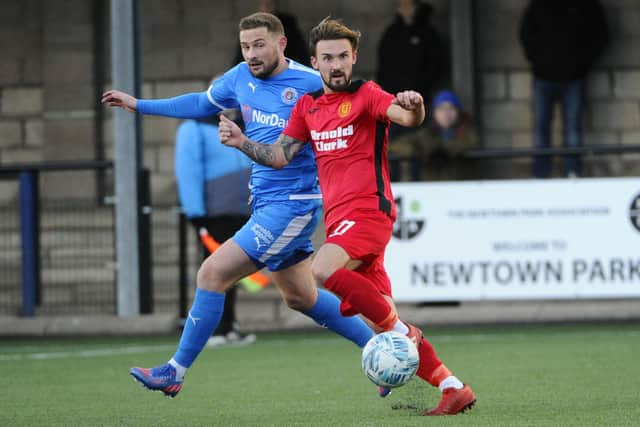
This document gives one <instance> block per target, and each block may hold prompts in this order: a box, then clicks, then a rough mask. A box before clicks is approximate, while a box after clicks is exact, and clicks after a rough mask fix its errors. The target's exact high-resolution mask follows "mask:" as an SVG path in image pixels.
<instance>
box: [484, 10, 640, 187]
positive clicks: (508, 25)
mask: <svg viewBox="0 0 640 427" xmlns="http://www.w3.org/2000/svg"><path fill="white" fill-rule="evenodd" d="M602 3H603V6H604V7H605V10H606V15H607V21H608V25H609V31H610V34H611V40H610V44H609V46H608V48H607V50H606V52H605V53H604V55H603V56H602V57H601V58H600V60H599V61H598V63H597V64H596V67H595V69H594V70H593V72H592V73H591V74H590V76H589V77H588V84H587V106H586V111H585V117H584V143H585V144H611V145H625V144H640V50H639V49H638V48H637V46H638V44H639V43H640V26H638V22H640V2H634V1H623V0H604V1H603V2H602ZM526 4H527V0H482V1H481V2H477V7H476V28H477V32H476V47H477V58H478V62H477V64H476V69H477V81H478V83H479V85H478V90H479V93H478V95H479V96H478V98H479V99H480V108H479V114H480V117H479V118H478V119H479V121H480V124H481V126H482V129H483V130H482V136H483V141H484V144H485V146H486V147H514V148H527V147H531V146H532V111H531V73H530V71H529V66H528V63H527V61H526V59H525V57H524V54H523V52H522V48H521V46H520V44H519V42H518V25H519V22H520V18H521V15H522V13H523V11H524V8H525V6H526ZM560 124H561V116H560V114H559V111H556V114H555V116H554V131H553V144H554V145H555V146H560V145H561V143H562V142H561V141H562V138H561V126H560ZM638 159H640V157H638V156H637V155H628V156H625V157H624V160H623V158H622V157H621V156H605V157H599V158H587V161H586V165H585V167H586V170H585V174H587V175H595V176H601V175H631V174H635V175H637V174H638V173H640V167H638V165H637V164H638ZM492 166H493V168H487V170H485V173H486V174H487V175H489V176H504V177H513V176H521V177H528V176H530V175H531V173H530V161H528V160H525V161H523V160H518V161H513V162H511V163H510V164H505V163H504V162H500V163H493V164H492Z"/></svg>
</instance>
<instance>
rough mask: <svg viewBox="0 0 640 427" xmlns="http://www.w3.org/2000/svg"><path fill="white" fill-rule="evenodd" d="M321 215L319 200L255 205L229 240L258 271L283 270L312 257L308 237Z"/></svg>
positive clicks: (309, 238) (309, 237)
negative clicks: (261, 269)
mask: <svg viewBox="0 0 640 427" xmlns="http://www.w3.org/2000/svg"><path fill="white" fill-rule="evenodd" d="M321 214H322V202H321V201H320V200H286V201H279V202H256V203H254V207H253V212H252V214H251V218H249V221H248V222H247V223H246V224H245V225H244V226H243V227H242V228H241V229H240V230H238V232H237V233H236V234H235V235H234V236H233V241H234V242H236V243H237V244H238V245H239V246H240V247H241V248H242V250H243V251H244V252H245V253H246V254H247V255H248V256H249V258H251V260H252V261H253V262H254V263H255V264H256V266H257V267H258V268H263V267H264V266H266V267H267V268H268V269H269V271H278V270H284V269H285V268H288V267H291V266H292V265H295V264H297V263H299V262H300V261H302V260H304V259H306V258H308V257H309V256H310V255H311V254H313V244H312V243H311V235H312V234H313V232H314V230H315V229H316V226H317V225H318V223H319V222H320V215H321Z"/></svg>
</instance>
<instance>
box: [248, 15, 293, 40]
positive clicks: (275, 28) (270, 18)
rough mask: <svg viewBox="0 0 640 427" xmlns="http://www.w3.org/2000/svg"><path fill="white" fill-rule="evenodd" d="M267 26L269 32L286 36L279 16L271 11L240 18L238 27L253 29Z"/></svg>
mask: <svg viewBox="0 0 640 427" xmlns="http://www.w3.org/2000/svg"><path fill="white" fill-rule="evenodd" d="M261 27H265V28H266V29H267V31H268V32H270V33H274V34H277V35H281V36H284V27H283V26H282V22H281V21H280V19H278V17H277V16H275V15H272V14H271V13H265V12H257V13H254V14H251V15H249V16H245V17H244V18H242V19H241V20H240V23H239V24H238V29H239V30H240V31H244V30H253V29H254V28H261Z"/></svg>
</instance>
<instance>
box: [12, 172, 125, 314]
mask: <svg viewBox="0 0 640 427" xmlns="http://www.w3.org/2000/svg"><path fill="white" fill-rule="evenodd" d="M112 168H113V163H112V162H110V161H86V162H50V163H42V164H13V165H2V166H0V179H2V180H4V181H7V180H10V181H14V182H15V181H17V183H18V203H9V204H7V205H6V206H3V207H2V209H1V211H0V213H1V217H0V223H1V226H0V232H1V233H2V239H0V240H1V241H2V242H3V243H2V244H1V245H0V254H1V259H2V265H3V274H2V276H1V277H0V294H1V295H2V298H0V314H8V315H13V314H21V315H22V316H33V315H35V314H36V313H38V314H78V313H112V312H113V311H114V295H115V294H114V292H115V291H114V289H115V288H114V283H115V268H114V247H113V206H111V205H106V204H104V203H102V201H99V200H92V199H87V198H84V199H80V198H78V197H74V195H73V188H74V185H73V182H70V183H69V194H68V196H67V197H63V198H60V199H42V198H41V197H40V196H41V186H42V184H43V182H44V181H47V179H46V177H48V176H50V174H55V173H60V172H64V173H72V174H73V173H74V172H78V173H86V172H87V171H107V170H111V169H112ZM43 177H44V178H43ZM18 219H19V220H18Z"/></svg>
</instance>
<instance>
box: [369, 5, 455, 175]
mask: <svg viewBox="0 0 640 427" xmlns="http://www.w3.org/2000/svg"><path fill="white" fill-rule="evenodd" d="M432 13H433V6H431V5H430V4H429V3H425V2H421V1H419V0H396V15H395V17H394V18H393V21H392V22H391V24H390V25H389V26H388V27H387V28H386V30H385V31H384V33H383V35H382V38H381V39H380V42H379V43H378V69H377V75H376V80H377V83H378V84H379V85H380V86H381V87H382V88H383V89H384V90H386V91H387V92H389V93H398V92H401V91H403V90H408V89H411V90H415V91H417V92H419V93H420V94H421V95H422V96H423V98H424V99H430V98H431V97H432V96H433V94H434V92H435V90H436V88H437V87H439V86H442V85H444V84H445V83H446V80H447V79H446V74H447V70H448V62H447V61H448V57H447V54H446V50H445V47H444V44H443V42H442V39H441V38H440V36H439V35H438V33H437V32H436V30H435V29H434V28H433V26H432V24H431V15H432ZM418 131H419V128H406V127H402V126H397V125H395V124H392V125H391V127H390V129H389V143H390V144H389V149H390V151H389V168H390V173H391V179H392V180H393V181H398V180H400V179H403V178H402V175H403V174H402V172H401V162H400V160H399V159H398V158H397V157H396V156H395V154H393V146H394V144H395V143H396V141H399V140H400V139H404V137H411V135H414V134H416V132H418ZM400 150H402V148H401V149H400ZM409 167H410V171H409V175H410V179H411V180H412V181H417V180H418V179H419V175H420V165H419V162H418V159H414V160H412V161H410V162H409Z"/></svg>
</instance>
